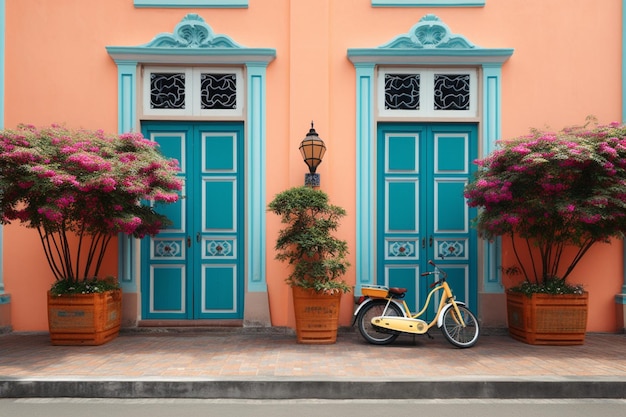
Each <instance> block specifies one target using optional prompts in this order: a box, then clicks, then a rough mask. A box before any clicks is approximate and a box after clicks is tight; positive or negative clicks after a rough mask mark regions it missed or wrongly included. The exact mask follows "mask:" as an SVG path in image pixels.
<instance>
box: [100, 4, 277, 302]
mask: <svg viewBox="0 0 626 417" xmlns="http://www.w3.org/2000/svg"><path fill="white" fill-rule="evenodd" d="M106 50H107V52H108V53H109V55H110V56H111V58H112V59H113V60H114V61H115V63H116V64H117V68H118V130H119V131H120V132H131V131H137V130H138V129H137V87H136V86H137V71H138V67H139V65H142V64H176V65H179V66H180V65H185V66H191V65H195V64H202V65H207V64H209V65H210V64H220V65H241V66H244V67H245V68H246V91H247V95H246V98H245V100H246V104H245V108H246V114H245V115H244V122H245V141H246V152H247V155H248V156H247V158H246V166H245V181H246V191H245V193H246V198H245V201H246V208H245V212H246V241H247V242H248V243H247V248H246V249H247V250H246V252H247V253H246V262H245V263H246V269H247V270H246V281H247V282H246V290H247V292H248V293H251V292H258V293H264V292H265V293H266V292H267V283H266V277H265V245H263V244H262V242H265V233H266V232H265V211H266V209H265V142H266V137H265V130H266V127H265V123H266V121H265V96H266V91H265V89H266V87H265V84H266V71H267V66H268V65H269V63H270V62H271V61H273V60H274V59H275V58H276V50H275V49H272V48H249V47H245V46H242V45H239V44H238V43H236V42H235V41H233V40H232V39H231V38H230V37H228V36H226V35H218V34H215V33H214V32H213V30H212V28H211V27H210V26H209V25H208V24H207V23H205V21H204V19H202V17H200V16H198V15H197V14H187V15H186V16H185V17H184V18H183V19H182V20H181V22H180V23H179V24H178V25H176V27H175V28H174V31H173V32H172V33H162V34H159V35H157V36H156V37H154V38H153V39H152V40H151V41H150V42H148V43H146V44H144V45H139V46H107V47H106ZM135 250H136V248H135V245H134V244H133V242H130V241H121V244H120V268H121V270H120V276H121V277H123V280H122V286H123V287H125V289H127V290H128V291H130V292H136V291H137V288H138V284H137V279H136V277H135V276H134V270H133V269H132V264H133V263H132V259H133V258H135V253H134V252H135ZM268 313H269V312H268Z"/></svg>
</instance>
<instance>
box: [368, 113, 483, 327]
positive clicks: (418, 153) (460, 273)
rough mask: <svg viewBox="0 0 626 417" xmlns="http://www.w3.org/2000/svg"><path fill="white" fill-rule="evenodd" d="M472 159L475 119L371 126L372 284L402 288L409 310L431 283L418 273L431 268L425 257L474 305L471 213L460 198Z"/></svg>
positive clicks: (471, 170) (459, 296) (471, 169)
mask: <svg viewBox="0 0 626 417" xmlns="http://www.w3.org/2000/svg"><path fill="white" fill-rule="evenodd" d="M476 158H477V128H476V125H475V124H465V123H461V124H457V123H441V124H440V123H426V124H420V123H381V124H379V126H378V129H377V164H378V166H377V173H378V174H377V199H376V201H377V219H376V220H377V222H376V223H377V234H376V235H377V253H378V254H379V256H378V257H377V283H378V284H379V285H388V286H392V287H403V288H407V289H408V293H407V297H406V301H407V302H408V304H409V306H410V307H411V309H412V310H413V311H415V308H416V306H418V305H419V306H422V305H423V303H424V302H425V300H426V297H427V294H428V292H429V290H430V284H432V282H433V279H432V277H429V278H426V277H421V276H420V274H421V273H422V272H426V271H431V270H432V267H430V266H429V265H428V260H429V259H432V260H434V261H435V262H437V263H438V264H440V265H441V266H442V267H443V268H444V269H445V270H446V272H447V273H448V282H449V283H450V284H451V286H452V288H453V290H454V292H455V295H456V296H457V299H458V300H461V301H464V302H466V303H467V304H469V306H470V308H474V307H475V306H476V300H477V276H476V274H477V271H476V269H477V268H476V250H477V248H476V244H477V242H476V241H477V238H476V232H475V230H474V229H473V228H472V227H471V225H470V221H471V219H472V218H474V217H475V210H474V209H469V208H468V207H467V204H466V202H465V198H464V196H463V189H464V187H465V185H466V184H467V183H468V181H470V180H471V177H472V175H473V173H474V171H475V165H474V164H473V163H472V161H473V160H474V159H476ZM442 255H443V259H442V258H441V256H442ZM432 301H438V300H432ZM432 301H431V306H433V305H434V303H433V302H432ZM431 313H432V309H431ZM429 318H432V316H431V317H429Z"/></svg>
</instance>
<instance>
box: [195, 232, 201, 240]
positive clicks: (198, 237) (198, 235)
mask: <svg viewBox="0 0 626 417" xmlns="http://www.w3.org/2000/svg"><path fill="white" fill-rule="evenodd" d="M196 242H198V243H200V232H198V233H196Z"/></svg>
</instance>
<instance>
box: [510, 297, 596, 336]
mask: <svg viewBox="0 0 626 417" xmlns="http://www.w3.org/2000/svg"><path fill="white" fill-rule="evenodd" d="M506 301H507V302H506V304H507V319H508V324H509V333H510V334H511V336H512V337H513V338H514V339H517V340H519V341H522V342H525V343H529V344H532V345H582V344H583V343H584V342H585V332H586V329H587V307H588V301H589V294H588V293H584V294H583V295H574V294H571V295H570V294H565V295H548V294H533V295H532V296H531V297H527V296H526V295H524V294H520V293H513V292H507V295H506Z"/></svg>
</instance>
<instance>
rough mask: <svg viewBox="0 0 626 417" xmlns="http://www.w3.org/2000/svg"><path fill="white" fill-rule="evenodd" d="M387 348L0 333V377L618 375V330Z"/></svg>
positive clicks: (236, 336)
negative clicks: (72, 340)
mask: <svg viewBox="0 0 626 417" xmlns="http://www.w3.org/2000/svg"><path fill="white" fill-rule="evenodd" d="M433 335H434V337H435V339H434V340H431V339H428V338H427V337H425V336H418V337H416V338H415V339H413V338H412V337H401V338H399V339H398V340H397V341H396V342H395V343H394V344H392V345H388V346H374V345H370V344H367V343H366V342H364V341H363V340H362V339H361V337H360V336H359V335H358V334H357V333H352V332H348V333H340V335H339V337H338V341H337V343H336V344H333V345H300V344H297V343H296V342H295V337H294V336H292V335H290V334H286V332H282V333H281V332H276V331H266V332H263V331H256V332H254V331H246V330H245V329H242V330H240V331H230V332H219V331H208V332H190V333H185V332H161V333H134V332H131V333H122V334H121V335H120V336H119V337H118V338H117V339H115V340H113V341H112V342H110V343H108V344H106V345H102V346H93V347H89V346H78V347H70V346H51V345H50V343H49V339H48V336H47V334H20V333H12V334H5V335H0V380H7V379H9V380H11V379H43V380H45V379H61V380H65V379H67V380H77V381H80V380H83V379H84V380H92V379H97V380H106V379H121V380H135V379H142V380H143V379H149V380H158V379H168V380H198V379H220V378H222V379H241V378H251V379H264V378H285V377H289V378H312V379H317V380H325V379H327V380H376V379H379V380H424V379H435V380H444V379H448V380H449V379H456V378H461V379H463V378H465V379H467V378H475V379H476V378H477V379H490V378H511V377H514V378H517V377H521V378H531V377H532V378H548V379H549V378H551V377H573V378H576V377H593V378H601V379H602V378H605V379H606V378H608V379H616V378H617V379H619V380H623V381H626V335H623V334H589V335H587V340H586V342H585V344H584V345H581V346H531V345H526V344H523V343H520V342H517V341H515V340H513V339H511V338H510V337H508V336H481V338H480V340H479V342H478V344H477V345H476V346H475V347H473V348H470V349H457V348H454V347H453V346H452V345H450V344H449V343H448V342H447V341H446V340H445V339H444V337H443V335H441V334H439V333H437V332H435V333H434V334H433Z"/></svg>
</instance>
